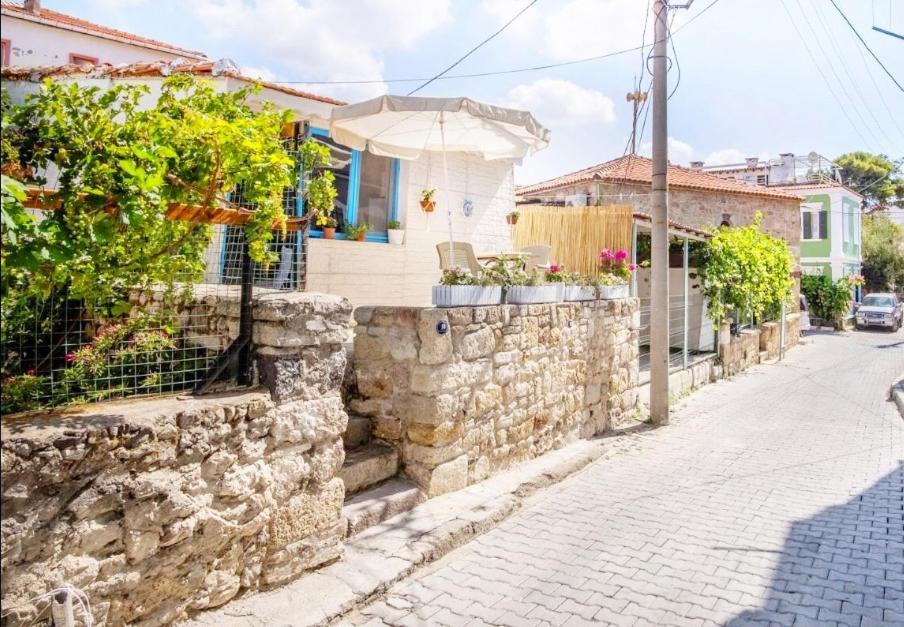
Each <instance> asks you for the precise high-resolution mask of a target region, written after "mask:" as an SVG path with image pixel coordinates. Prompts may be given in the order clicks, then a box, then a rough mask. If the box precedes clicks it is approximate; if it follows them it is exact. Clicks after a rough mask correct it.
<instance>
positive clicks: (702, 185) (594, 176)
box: [516, 155, 800, 201]
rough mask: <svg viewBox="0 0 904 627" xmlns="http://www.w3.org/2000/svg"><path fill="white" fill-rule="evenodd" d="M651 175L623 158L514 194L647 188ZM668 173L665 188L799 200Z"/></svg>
mask: <svg viewBox="0 0 904 627" xmlns="http://www.w3.org/2000/svg"><path fill="white" fill-rule="evenodd" d="M652 172H653V162H652V161H651V160H650V159H648V158H646V157H640V156H637V155H627V156H625V157H620V158H618V159H613V160H612V161H606V162H605V163H600V164H598V165H594V166H591V167H589V168H584V169H583V170H578V171H577V172H571V173H570V174H563V175H562V176H559V177H556V178H554V179H550V180H548V181H542V182H540V183H534V184H533V185H524V186H521V187H518V188H517V189H516V193H517V194H518V195H519V196H521V197H523V198H524V197H530V196H536V195H540V194H541V193H542V192H547V191H552V190H555V189H560V188H562V187H570V186H572V185H576V184H578V183H584V182H587V181H602V182H605V183H635V184H636V183H647V184H650V183H652V178H653V175H652ZM668 173H669V187H676V188H679V189H693V190H700V191H708V192H726V193H730V194H741V195H744V196H763V197H767V198H777V199H783V200H797V201H800V196H799V195H797V194H792V193H791V192H786V191H781V190H776V189H774V188H769V187H761V186H755V185H748V184H746V183H741V182H740V181H733V180H729V179H723V178H721V177H718V176H715V175H714V174H707V173H706V172H700V171H699V170H692V169H690V168H682V167H681V166H677V165H671V164H669V168H668Z"/></svg>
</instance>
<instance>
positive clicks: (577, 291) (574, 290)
mask: <svg viewBox="0 0 904 627" xmlns="http://www.w3.org/2000/svg"><path fill="white" fill-rule="evenodd" d="M572 277H573V280H572V283H571V284H569V285H566V286H565V291H564V293H563V295H562V300H565V301H568V302H575V301H586V300H596V295H597V292H598V289H597V284H596V277H595V276H583V275H572Z"/></svg>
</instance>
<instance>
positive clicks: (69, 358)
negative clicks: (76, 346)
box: [66, 353, 75, 364]
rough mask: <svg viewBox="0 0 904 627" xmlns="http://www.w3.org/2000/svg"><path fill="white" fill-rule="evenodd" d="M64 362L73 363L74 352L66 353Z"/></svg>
mask: <svg viewBox="0 0 904 627" xmlns="http://www.w3.org/2000/svg"><path fill="white" fill-rule="evenodd" d="M66 363H67V364H74V363H75V353H66Z"/></svg>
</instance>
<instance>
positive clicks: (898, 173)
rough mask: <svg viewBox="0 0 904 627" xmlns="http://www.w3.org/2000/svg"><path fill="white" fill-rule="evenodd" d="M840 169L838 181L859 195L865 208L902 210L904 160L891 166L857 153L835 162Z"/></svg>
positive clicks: (881, 157)
mask: <svg viewBox="0 0 904 627" xmlns="http://www.w3.org/2000/svg"><path fill="white" fill-rule="evenodd" d="M835 163H837V164H838V165H840V166H841V176H842V180H843V181H844V183H845V184H846V185H848V186H849V187H850V188H851V189H853V190H854V191H856V192H858V193H860V194H862V195H863V197H864V198H865V199H866V203H867V206H870V207H874V206H877V205H878V206H882V205H889V204H891V205H896V206H898V207H904V174H902V170H901V166H902V163H904V160H901V161H898V162H894V161H892V160H891V159H889V158H888V157H887V156H885V155H874V154H872V153H870V152H866V151H863V150H858V151H856V152H849V153H847V154H844V155H841V156H840V157H838V158H837V159H835Z"/></svg>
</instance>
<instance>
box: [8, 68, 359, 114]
mask: <svg viewBox="0 0 904 627" xmlns="http://www.w3.org/2000/svg"><path fill="white" fill-rule="evenodd" d="M170 74H194V75H195V76H211V77H217V76H223V77H226V78H234V79H236V80H239V81H244V82H246V83H253V84H258V85H261V86H263V87H266V88H267V89H273V90H275V91H279V92H282V93H285V94H289V95H291V96H298V97H299V98H306V99H308V100H317V101H319V102H325V103H327V104H331V105H336V106H341V105H344V104H346V103H345V102H343V101H341V100H336V99H334V98H329V97H327V96H318V95H317V94H312V93H308V92H306V91H301V90H298V89H293V88H292V87H286V86H284V85H280V84H279V83H271V82H269V81H262V80H258V79H255V78H249V77H247V76H244V75H242V74H241V73H240V72H239V71H238V70H237V69H235V66H233V65H232V64H231V63H229V62H224V61H220V62H214V61H199V62H167V61H147V62H140V63H128V64H124V65H110V64H109V63H101V64H100V65H72V64H70V65H53V66H50V65H48V66H37V67H26V66H8V67H4V68H3V69H2V71H0V76H2V78H3V79H4V80H14V81H15V80H18V81H39V80H41V79H42V78H45V77H48V76H58V77H64V76H69V77H71V76H77V77H83V78H140V77H142V76H155V77H158V76H169V75H170Z"/></svg>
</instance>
